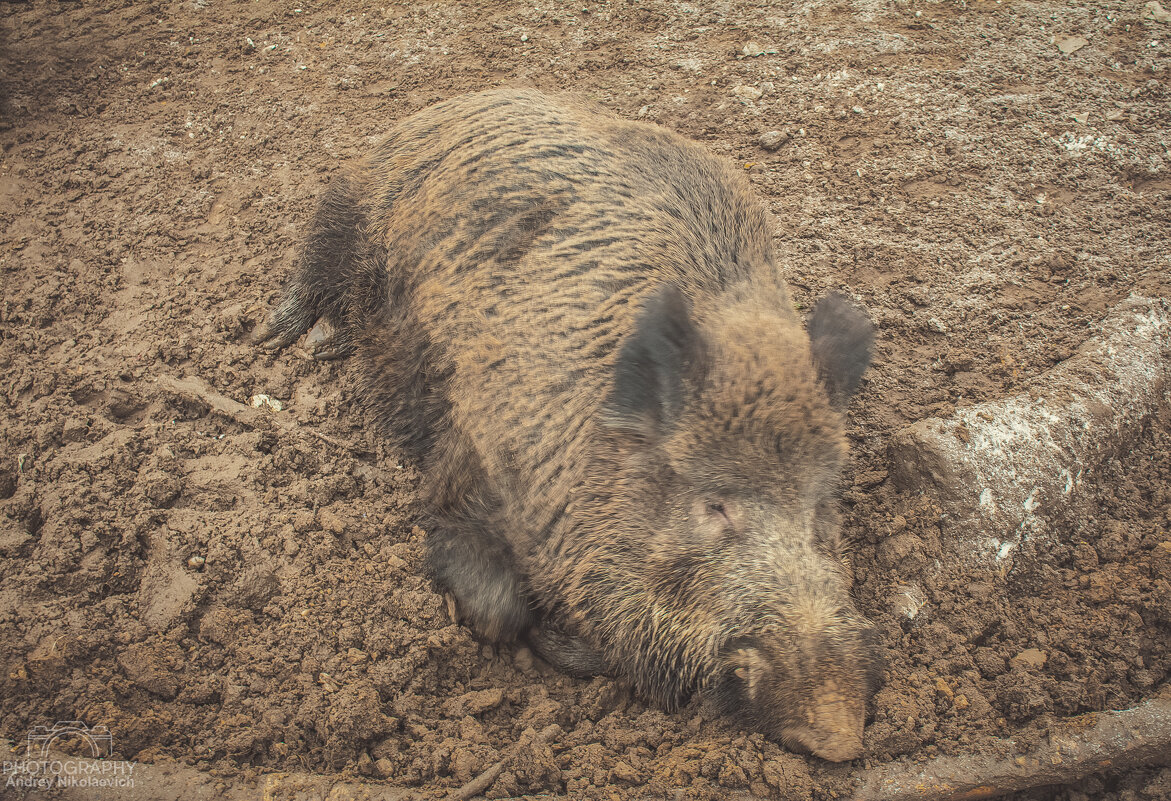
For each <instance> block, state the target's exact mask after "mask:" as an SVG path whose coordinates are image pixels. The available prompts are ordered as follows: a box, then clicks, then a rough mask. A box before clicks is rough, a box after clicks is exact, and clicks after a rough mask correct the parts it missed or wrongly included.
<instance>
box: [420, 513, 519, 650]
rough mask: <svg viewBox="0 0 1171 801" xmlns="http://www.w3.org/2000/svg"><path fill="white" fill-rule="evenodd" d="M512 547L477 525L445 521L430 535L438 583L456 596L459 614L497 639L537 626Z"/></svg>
mask: <svg viewBox="0 0 1171 801" xmlns="http://www.w3.org/2000/svg"><path fill="white" fill-rule="evenodd" d="M513 559H514V557H513V554H512V548H510V547H509V545H508V543H506V542H504V541H503V540H502V539H501V538H500V537H498V536H496V535H495V534H493V533H492V532H491V531H490V530H488V529H486V528H482V527H480V526H477V525H476V524H474V523H469V522H464V523H463V525H460V524H459V523H455V521H445V522H441V523H439V524H438V525H437V526H436V527H434V528H432V529H431V531H429V532H428V534H427V561H428V563H429V564H430V567H431V570H432V572H433V573H434V574H435V579H436V581H437V582H438V583H439V584H440V585H441V586H443V587H444V588H445V589H447V590H448V591H449V592H450V593H451V594H452V595H453V596H455V601H456V605H457V606H458V608H459V614H460V617H461V618H462V619H463V622H465V623H467V624H468V626H470V627H471V628H472V629H473V630H474V631H476V633H478V634H479V635H481V636H482V637H484V638H486V639H488V640H492V641H494V642H495V641H506V640H513V639H516V637H517V636H518V635H519V634H521V632H523V631H524V630H525V629H526V628H528V627H529V626H531V625H532V622H533V613H532V610H531V608H530V605H529V600H528V596H527V593H526V592H525V588H524V583H523V582H522V580H521V578H520V576H519V575H517V573H516V571H515V570H513V568H512V564H513Z"/></svg>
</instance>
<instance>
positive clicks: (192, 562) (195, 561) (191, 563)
mask: <svg viewBox="0 0 1171 801" xmlns="http://www.w3.org/2000/svg"><path fill="white" fill-rule="evenodd" d="M205 564H207V558H206V557H203V556H193V557H191V558H190V559H188V560H187V567H189V568H191V569H192V570H203V566H204V565H205Z"/></svg>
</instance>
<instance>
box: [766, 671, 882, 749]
mask: <svg viewBox="0 0 1171 801" xmlns="http://www.w3.org/2000/svg"><path fill="white" fill-rule="evenodd" d="M817 694H818V695H820V696H821V697H820V698H818V697H817V696H816V695H815V697H814V699H813V706H812V709H810V714H809V718H810V724H811V725H809V726H797V727H792V728H784V729H782V730H781V732H780V738H779V739H780V740H781V742H783V743H785V744H786V745H790V746H792V747H793V748H795V749H797V750H802V751H808V752H809V753H811V754H813V755H814V756H817V757H821V758H822V759H826V760H829V761H830V762H847V761H849V760H851V759H857V758H858V757H860V756H862V726H863V724H864V723H865V720H866V709H865V703H864V702H863V701H861V700H860V699H847V698H844V697H842V696H841V694H840V692H839V691H838V690H837V688H835V687H833V686H832V685H831V686H823V687H820V688H818V690H817Z"/></svg>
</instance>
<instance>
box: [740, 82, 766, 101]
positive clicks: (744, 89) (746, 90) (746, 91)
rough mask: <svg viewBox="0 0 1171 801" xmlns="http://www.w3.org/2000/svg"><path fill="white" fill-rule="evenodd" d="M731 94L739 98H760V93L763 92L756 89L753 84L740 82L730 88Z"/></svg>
mask: <svg viewBox="0 0 1171 801" xmlns="http://www.w3.org/2000/svg"><path fill="white" fill-rule="evenodd" d="M732 94H734V95H736V97H738V98H740V99H741V100H760V98H761V95H763V94H764V92H762V91H761V90H759V89H757V88H756V87H755V86H747V85H745V84H740V85H739V86H737V87H736V88H734V89H733V90H732Z"/></svg>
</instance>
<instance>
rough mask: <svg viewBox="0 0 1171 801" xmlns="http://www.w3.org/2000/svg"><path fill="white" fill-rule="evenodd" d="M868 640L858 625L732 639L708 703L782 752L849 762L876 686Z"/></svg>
mask: <svg viewBox="0 0 1171 801" xmlns="http://www.w3.org/2000/svg"><path fill="white" fill-rule="evenodd" d="M876 639H877V635H876V633H875V631H874V629H873V628H872V627H871V626H870V624H869V623H866V622H865V621H862V620H860V619H853V620H847V621H841V622H840V623H839V625H835V626H830V627H826V628H822V629H820V630H813V631H810V630H805V631H800V630H793V629H789V628H771V629H768V630H765V631H763V632H760V633H759V634H757V635H754V636H752V637H745V638H738V639H737V640H736V641H734V642H733V643H731V644H729V647H728V648H727V650H726V651H725V654H724V665H725V668H724V670H725V673H724V678H723V679H722V680H721V681H720V682H719V684H718V686H717V687H716V692H715V699H716V702H717V704H718V705H720V706H721V707H722V708H723V709H724V711H726V712H729V713H731V714H733V715H736V716H738V717H740V718H741V719H742V720H744V721H745V722H746V723H748V724H749V725H751V726H752V727H753V728H756V729H757V730H759V731H762V732H764V733H765V734H766V735H768V736H769V737H771V738H772V739H774V740H776V741H777V742H779V743H781V744H782V745H784V746H785V747H787V748H790V749H793V750H796V751H804V752H808V753H811V754H813V755H814V756H817V757H821V758H822V759H826V760H829V761H831V762H844V761H847V760H851V759H856V758H858V757H860V756H861V755H862V729H863V726H864V725H865V722H866V703H867V701H868V700H869V698H870V696H871V695H872V694H873V693H874V691H875V690H876V689H877V688H878V686H879V684H880V683H881V673H882V665H883V659H882V656H881V652H880V650H879V648H878V646H877V643H876V642H875V641H876Z"/></svg>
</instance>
